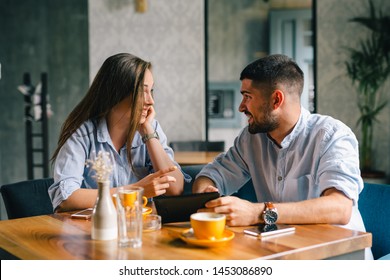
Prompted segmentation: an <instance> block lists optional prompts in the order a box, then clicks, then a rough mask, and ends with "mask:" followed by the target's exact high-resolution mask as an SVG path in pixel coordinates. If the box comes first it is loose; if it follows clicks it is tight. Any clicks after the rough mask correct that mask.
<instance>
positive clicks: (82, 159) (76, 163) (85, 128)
mask: <svg viewBox="0 0 390 280" xmlns="http://www.w3.org/2000/svg"><path fill="white" fill-rule="evenodd" d="M153 126H154V127H155V130H156V131H157V133H158V135H159V137H160V142H161V144H162V146H163V148H164V150H165V152H166V153H167V154H168V156H169V157H170V158H171V160H172V161H173V160H174V156H173V151H172V149H171V148H170V147H169V146H168V145H167V137H166V135H165V133H164V132H163V130H162V128H161V126H160V125H159V123H158V122H157V121H156V120H154V122H153ZM99 151H104V152H108V153H109V154H110V156H111V158H113V159H114V162H115V164H114V170H113V173H112V176H111V182H112V186H111V187H117V186H123V185H127V184H132V183H135V182H137V181H139V180H140V179H142V178H144V177H145V176H147V175H148V174H150V173H153V172H154V170H153V166H152V162H151V160H150V157H149V154H148V152H147V148H146V145H145V144H144V143H143V142H142V138H141V135H140V134H139V133H138V132H137V133H136V134H135V136H134V139H133V142H132V147H131V157H132V162H133V166H134V171H135V172H133V170H132V169H131V167H130V164H129V162H128V160H127V152H126V146H123V147H122V148H121V149H120V150H119V153H118V152H117V151H116V150H115V148H114V145H113V143H112V141H111V138H110V135H109V133H108V128H107V123H106V120H105V119H101V120H100V121H97V120H88V121H86V122H85V123H84V124H82V125H81V126H80V128H79V129H77V131H76V132H75V133H73V135H72V136H71V137H70V138H69V139H68V140H67V141H66V143H65V144H64V146H63V147H62V148H61V150H60V152H59V153H58V156H57V158H56V161H55V165H54V170H53V171H54V184H53V185H51V186H50V188H49V196H50V198H51V200H52V204H53V209H56V208H57V207H58V205H59V204H60V203H61V202H62V201H64V200H66V199H67V198H68V197H69V196H70V195H71V194H72V193H73V192H74V191H75V190H77V189H79V188H87V189H96V188H97V183H96V181H95V179H94V178H93V173H92V172H93V171H91V169H90V168H89V167H87V166H86V165H85V163H86V160H87V159H91V158H92V157H94V155H97V153H98V152H99ZM174 163H175V165H176V166H178V167H179V168H180V166H179V165H178V164H177V163H176V162H174ZM184 175H185V174H184ZM190 180H191V178H190V177H189V176H188V175H185V181H186V182H188V181H190Z"/></svg>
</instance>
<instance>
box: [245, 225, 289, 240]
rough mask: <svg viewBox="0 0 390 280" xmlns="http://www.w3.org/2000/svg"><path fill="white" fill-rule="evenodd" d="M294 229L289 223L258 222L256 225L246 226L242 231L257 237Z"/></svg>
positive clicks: (283, 232)
mask: <svg viewBox="0 0 390 280" xmlns="http://www.w3.org/2000/svg"><path fill="white" fill-rule="evenodd" d="M294 231H295V227H294V226H291V225H283V224H273V225H267V224H260V225H258V226H257V227H253V228H248V229H245V230H244V233H246V234H249V235H253V236H256V237H258V238H262V237H267V236H273V235H277V234H285V233H292V232H294Z"/></svg>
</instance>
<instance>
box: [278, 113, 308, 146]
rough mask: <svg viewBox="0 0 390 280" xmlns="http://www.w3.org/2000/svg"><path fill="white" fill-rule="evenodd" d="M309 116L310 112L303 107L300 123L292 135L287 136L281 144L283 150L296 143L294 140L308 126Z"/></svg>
mask: <svg viewBox="0 0 390 280" xmlns="http://www.w3.org/2000/svg"><path fill="white" fill-rule="evenodd" d="M309 115H310V112H309V111H308V110H306V109H305V108H303V107H302V106H301V114H300V116H299V119H298V122H297V123H296V125H295V126H294V128H293V130H292V131H291V133H290V134H289V135H287V136H286V137H285V138H284V139H283V141H282V143H281V146H282V147H283V148H287V147H288V146H290V144H291V142H292V141H294V139H295V138H297V137H298V135H299V134H300V133H301V132H302V130H303V129H304V127H305V126H306V123H307V119H308V118H309Z"/></svg>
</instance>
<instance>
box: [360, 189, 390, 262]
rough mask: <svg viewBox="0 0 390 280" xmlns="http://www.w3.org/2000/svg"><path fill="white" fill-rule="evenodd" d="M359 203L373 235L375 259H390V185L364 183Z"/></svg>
mask: <svg viewBox="0 0 390 280" xmlns="http://www.w3.org/2000/svg"><path fill="white" fill-rule="evenodd" d="M358 203H359V204H358V205H359V211H360V213H361V215H362V218H363V221H364V225H365V227H366V231H367V232H371V233H372V248H371V250H372V254H373V255H374V259H380V258H382V259H386V258H387V259H389V258H390V207H389V203H390V185H383V184H371V183H364V188H363V191H362V192H361V193H360V195H359V202H358Z"/></svg>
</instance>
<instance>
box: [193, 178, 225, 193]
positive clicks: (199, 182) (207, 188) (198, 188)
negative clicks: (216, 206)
mask: <svg viewBox="0 0 390 280" xmlns="http://www.w3.org/2000/svg"><path fill="white" fill-rule="evenodd" d="M218 191H219V190H218V189H217V188H216V187H215V184H214V182H213V180H211V179H210V178H208V177H205V176H200V177H198V178H197V179H196V180H195V182H194V183H193V185H192V192H193V193H205V192H218Z"/></svg>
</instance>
